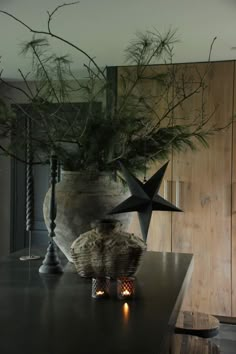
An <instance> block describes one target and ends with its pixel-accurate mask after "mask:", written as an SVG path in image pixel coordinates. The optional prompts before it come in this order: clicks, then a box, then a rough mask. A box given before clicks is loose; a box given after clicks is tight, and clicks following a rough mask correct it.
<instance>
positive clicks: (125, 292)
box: [122, 290, 131, 296]
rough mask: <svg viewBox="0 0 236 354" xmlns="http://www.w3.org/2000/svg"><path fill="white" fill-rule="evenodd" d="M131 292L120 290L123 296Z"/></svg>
mask: <svg viewBox="0 0 236 354" xmlns="http://www.w3.org/2000/svg"><path fill="white" fill-rule="evenodd" d="M130 294H131V293H130V291H129V290H124V291H122V295H123V296H129V295H130Z"/></svg>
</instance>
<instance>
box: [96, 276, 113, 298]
mask: <svg viewBox="0 0 236 354" xmlns="http://www.w3.org/2000/svg"><path fill="white" fill-rule="evenodd" d="M109 295H110V278H109V277H104V278H102V277H99V278H92V297H93V298H94V299H103V298H106V297H108V296H109Z"/></svg>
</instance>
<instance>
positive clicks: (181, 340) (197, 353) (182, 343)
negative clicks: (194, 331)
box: [170, 334, 220, 354]
mask: <svg viewBox="0 0 236 354" xmlns="http://www.w3.org/2000/svg"><path fill="white" fill-rule="evenodd" d="M170 353H171V354H219V353H220V349H219V347H218V346H217V345H216V344H214V343H211V342H210V341H209V340H208V339H204V338H199V337H195V336H188V335H186V334H175V335H173V339H172V347H171V352H170Z"/></svg>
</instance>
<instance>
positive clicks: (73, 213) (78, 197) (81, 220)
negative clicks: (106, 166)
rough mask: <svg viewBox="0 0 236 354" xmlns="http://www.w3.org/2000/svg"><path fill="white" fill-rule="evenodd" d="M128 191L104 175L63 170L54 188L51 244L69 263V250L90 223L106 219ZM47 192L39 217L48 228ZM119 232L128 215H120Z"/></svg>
mask: <svg viewBox="0 0 236 354" xmlns="http://www.w3.org/2000/svg"><path fill="white" fill-rule="evenodd" d="M128 194H129V192H128V191H125V189H124V186H122V184H121V183H120V182H116V181H114V180H112V179H111V177H110V176H109V175H108V174H105V173H101V174H96V173H83V172H74V171H73V172H71V171H63V172H62V180H61V181H60V182H59V183H57V185H56V205H57V216H56V228H55V233H56V237H55V238H54V239H55V243H56V244H57V246H58V247H59V248H60V250H61V251H62V252H63V253H64V254H65V256H66V257H67V259H68V260H69V261H70V262H72V263H73V259H72V257H71V253H70V248H71V245H72V243H73V241H74V240H75V239H77V238H78V237H79V235H81V234H83V233H84V232H86V231H88V230H89V229H90V228H91V226H90V224H91V222H92V221H94V220H98V219H103V218H107V213H108V212H109V211H111V210H112V209H113V208H114V207H115V206H116V205H118V204H119V203H120V202H122V201H123V200H125V199H126V198H127V196H128ZM49 205H50V189H49V191H48V192H47V194H46V196H45V199H44V204H43V214H44V220H45V224H46V226H47V228H48V229H49ZM117 218H118V219H119V220H120V221H121V224H122V229H123V230H127V228H128V225H129V221H130V214H120V215H117Z"/></svg>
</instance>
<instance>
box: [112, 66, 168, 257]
mask: <svg viewBox="0 0 236 354" xmlns="http://www.w3.org/2000/svg"><path fill="white" fill-rule="evenodd" d="M165 70H166V66H165V65H162V66H158V67H157V66H150V67H149V68H148V70H147V71H146V75H147V77H148V76H154V75H156V74H157V73H159V74H160V73H163V72H165ZM127 71H128V72H129V74H130V73H131V74H132V75H133V77H135V75H136V69H135V67H129V68H128V67H120V68H118V73H117V76H118V97H119V96H121V95H122V85H121V83H120V78H121V77H122V76H124V75H126V73H127ZM142 87H145V88H144V90H143V89H142V90H141V91H139V88H138V87H137V89H136V90H135V93H136V94H138V95H139V94H140V95H144V96H145V97H148V96H149V95H150V96H152V95H153V96H154V95H157V94H158V92H159V91H158V90H160V83H158V82H157V81H156V80H151V81H150V80H147V81H146V82H145V81H143V82H142ZM165 104H166V102H164V101H163V102H161V101H159V103H158V110H159V112H160V111H161V110H162V109H163V110H164V109H165ZM162 124H165V122H163V123H162ZM164 163H165V161H163V163H159V162H157V163H155V164H153V165H152V166H151V167H150V169H149V170H148V173H147V178H150V177H151V176H152V174H154V172H156V171H157V169H159V168H160V167H161V166H162V165H163V164H164ZM171 166H172V164H171V161H170V162H169V165H168V167H167V170H166V173H165V176H164V179H165V180H166V181H170V180H171V173H172V167H171ZM143 177H144V176H143V175H141V176H139V178H140V180H143ZM163 186H164V183H162V186H161V189H160V194H161V195H162V196H163V195H164V187H163ZM168 194H169V199H170V198H171V191H170V188H168ZM133 214H134V215H133V219H132V222H131V225H130V228H129V231H130V232H133V233H135V234H136V235H139V236H140V237H142V236H141V231H140V226H139V221H138V216H137V215H136V213H133ZM147 247H148V250H149V251H166V252H167V251H169V252H170V251H171V213H168V212H158V211H155V212H153V215H152V219H151V223H150V228H149V233H148V239H147Z"/></svg>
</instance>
